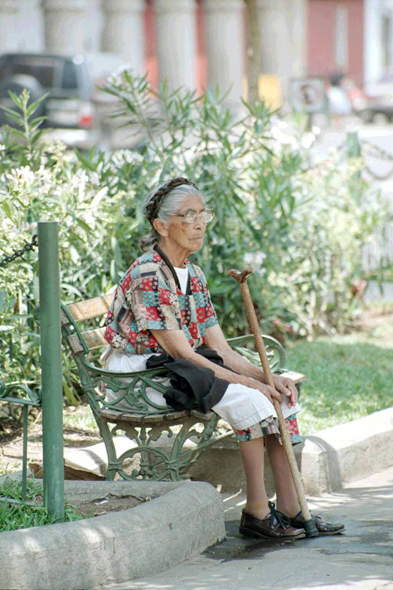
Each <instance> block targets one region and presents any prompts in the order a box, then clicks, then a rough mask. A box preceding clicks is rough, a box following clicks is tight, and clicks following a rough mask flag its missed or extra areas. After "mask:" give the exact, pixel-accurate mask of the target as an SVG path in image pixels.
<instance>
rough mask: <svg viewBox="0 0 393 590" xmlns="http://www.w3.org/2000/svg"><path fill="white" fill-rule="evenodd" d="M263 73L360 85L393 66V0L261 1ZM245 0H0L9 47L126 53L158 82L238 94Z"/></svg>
mask: <svg viewBox="0 0 393 590" xmlns="http://www.w3.org/2000/svg"><path fill="white" fill-rule="evenodd" d="M258 22H259V31H260V53H261V56H260V57H261V62H260V69H261V74H268V75H274V76H276V77H277V78H278V80H279V82H280V83H281V87H282V89H283V93H284V95H285V94H286V90H287V88H288V81H289V79H290V78H291V77H292V76H303V75H317V76H326V75H329V74H331V73H332V72H336V71H340V72H344V73H346V74H348V75H349V76H350V77H351V78H352V79H353V80H354V81H355V82H356V83H357V84H358V85H360V86H362V85H363V84H372V83H374V82H376V81H378V80H379V79H380V78H381V76H382V75H383V74H384V73H385V72H386V71H388V70H389V68H390V69H392V68H393V0H258ZM247 30H248V23H247V10H246V6H245V3H244V1H243V0H1V2H0V53H4V52H12V51H23V52H41V51H48V52H52V53H63V54H69V55H73V54H78V53H90V52H94V53H96V52H102V51H109V52H112V53H117V54H121V55H122V57H123V58H124V60H125V61H127V62H129V63H130V64H131V65H132V67H133V68H134V69H135V71H136V72H138V73H144V72H145V71H147V72H148V75H149V78H150V79H151V80H152V81H153V82H158V81H159V80H164V79H166V80H168V82H169V83H170V84H172V85H173V86H179V85H184V86H187V87H192V88H194V87H196V88H198V89H199V90H201V89H202V88H204V87H206V86H207V85H211V86H213V87H215V86H217V85H218V86H220V88H221V89H222V90H226V89H228V88H229V87H230V86H231V90H230V98H231V99H232V100H233V101H237V100H239V97H240V96H241V95H242V94H243V95H244V93H245V92H246V89H247V83H246V79H247V71H246V69H247Z"/></svg>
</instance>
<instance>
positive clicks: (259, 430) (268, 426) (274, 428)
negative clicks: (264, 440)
mask: <svg viewBox="0 0 393 590" xmlns="http://www.w3.org/2000/svg"><path fill="white" fill-rule="evenodd" d="M285 425H286V427H287V430H288V434H289V438H290V439H291V442H292V444H293V445H296V444H298V443H301V442H302V437H301V436H300V432H299V426H298V422H297V418H296V414H292V416H288V418H286V419H285ZM269 434H274V435H276V436H277V438H278V440H279V441H280V443H281V444H282V439H281V434H280V428H279V425H278V420H277V418H275V417H273V416H271V417H269V418H266V419H265V420H261V421H260V422H258V424H254V425H253V426H250V427H249V428H245V429H244V430H235V435H236V438H237V440H238V441H240V442H245V441H248V440H253V439H254V438H260V437H261V436H268V435H269Z"/></svg>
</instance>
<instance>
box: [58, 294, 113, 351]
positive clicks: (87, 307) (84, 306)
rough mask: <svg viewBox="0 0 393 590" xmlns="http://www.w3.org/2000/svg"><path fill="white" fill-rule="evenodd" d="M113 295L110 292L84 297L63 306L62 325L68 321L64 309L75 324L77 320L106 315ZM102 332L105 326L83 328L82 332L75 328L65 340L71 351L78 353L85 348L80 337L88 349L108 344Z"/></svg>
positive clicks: (85, 320) (81, 320)
mask: <svg viewBox="0 0 393 590" xmlns="http://www.w3.org/2000/svg"><path fill="white" fill-rule="evenodd" d="M113 297H114V295H113V293H112V294H109V295H102V297H94V298H93V299H86V300H85V301H79V302H78V303H72V304H71V305H68V306H67V308H64V307H63V313H62V325H63V326H65V325H67V324H69V323H70V320H69V317H68V316H67V314H66V311H67V312H68V314H69V315H70V316H71V317H72V319H73V321H74V322H75V324H78V323H79V322H88V321H89V320H93V319H95V318H98V317H101V316H103V315H105V316H106V314H107V313H108V310H109V308H110V306H111V303H112V300H113ZM104 333H105V327H103V328H95V329H91V330H85V331H83V332H80V331H79V330H77V331H75V332H73V333H71V334H70V335H68V336H67V340H68V343H69V345H70V347H71V349H72V351H73V352H75V353H78V352H83V351H84V350H85V349H84V347H83V342H81V337H82V338H83V341H84V343H85V345H86V347H87V348H88V350H89V351H90V350H94V349H96V348H101V347H102V346H106V345H108V343H107V341H106V340H105V338H104ZM85 352H86V351H85Z"/></svg>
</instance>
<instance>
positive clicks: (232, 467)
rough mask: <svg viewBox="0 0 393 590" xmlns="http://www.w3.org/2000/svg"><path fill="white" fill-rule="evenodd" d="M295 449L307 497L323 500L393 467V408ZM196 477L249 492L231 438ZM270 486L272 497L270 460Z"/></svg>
mask: <svg viewBox="0 0 393 590" xmlns="http://www.w3.org/2000/svg"><path fill="white" fill-rule="evenodd" d="M294 450H295V456H296V459H297V462H298V466H299V469H300V472H301V476H302V480H303V484H304V488H305V491H306V493H307V494H310V495H313V496H320V495H321V494H323V493H329V492H334V491H339V490H341V489H342V488H343V486H344V484H347V483H349V482H351V481H355V480H357V479H362V478H365V477H368V476H370V475H372V474H373V473H377V472H378V471H382V470H384V469H386V468H388V467H391V466H392V465H393V408H388V409H387V410H382V411H380V412H375V413H374V414H370V415H369V416H366V417H364V418H360V419H358V420H354V421H353V422H348V423H346V424H341V425H339V426H334V427H332V428H326V429H325V430H321V431H319V432H317V433H316V434H313V435H311V436H306V437H305V440H304V442H303V443H302V444H301V445H297V446H295V447H294ZM191 475H192V477H193V479H198V480H203V481H208V482H210V483H211V484H212V485H214V486H215V487H217V488H218V489H219V490H220V491H224V492H234V493H235V492H237V491H238V490H239V489H240V488H242V489H243V490H245V486H246V482H245V478H244V472H243V467H242V462H241V457H240V451H239V445H238V444H237V442H236V441H234V440H230V439H229V440H227V441H224V442H223V443H221V444H220V445H218V444H217V445H216V446H214V447H211V448H210V449H208V450H207V451H205V452H204V453H203V454H202V455H201V457H200V458H199V459H198V461H197V463H195V464H194V465H193V466H192V470H191ZM265 484H266V488H267V492H268V494H270V495H273V493H274V485H273V474H272V471H271V468H270V465H269V462H268V461H266V471H265Z"/></svg>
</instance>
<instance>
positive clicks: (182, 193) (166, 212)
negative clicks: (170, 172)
mask: <svg viewBox="0 0 393 590" xmlns="http://www.w3.org/2000/svg"><path fill="white" fill-rule="evenodd" d="M190 195H198V196H200V197H202V195H201V192H200V190H199V189H198V187H197V186H196V184H194V183H193V182H191V181H190V180H188V179H187V178H183V177H181V178H174V179H172V180H170V181H169V182H165V183H163V184H160V185H159V186H157V187H156V188H155V189H153V190H152V191H151V192H150V193H149V194H148V195H147V197H146V198H145V200H144V202H143V206H142V211H143V214H144V215H145V217H146V218H147V219H148V220H149V221H150V223H151V226H152V229H151V232H150V233H149V234H147V235H145V236H143V237H142V238H141V239H140V241H139V245H140V247H141V248H142V250H143V251H144V252H146V251H148V250H151V249H152V248H153V247H154V246H155V245H156V244H157V243H158V240H159V238H160V234H159V233H158V232H157V230H156V229H155V227H154V226H153V221H154V220H155V219H160V220H161V221H162V222H163V223H168V222H169V218H170V216H171V215H173V213H175V212H176V211H178V210H179V208H180V207H181V204H182V202H183V201H184V199H186V198H187V197H189V196H190ZM202 198H203V197H202Z"/></svg>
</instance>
